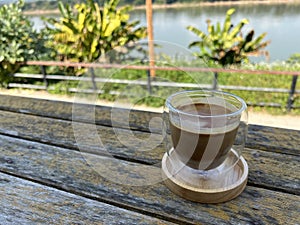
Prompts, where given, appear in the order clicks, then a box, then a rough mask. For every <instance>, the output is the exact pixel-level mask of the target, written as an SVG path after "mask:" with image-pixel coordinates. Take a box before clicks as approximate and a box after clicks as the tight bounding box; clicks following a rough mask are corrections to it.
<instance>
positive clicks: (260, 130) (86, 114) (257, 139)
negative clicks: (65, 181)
mask: <svg viewBox="0 0 300 225" xmlns="http://www.w3.org/2000/svg"><path fill="white" fill-rule="evenodd" d="M0 109H2V110H7V111H14V112H21V113H26V114H33V115H40V116H44V117H52V118H58V119H64V120H70V121H71V120H74V121H84V122H89V123H96V124H98V125H105V126H112V122H111V121H112V117H111V112H112V108H110V107H105V106H94V105H88V104H76V105H75V106H74V105H73V103H72V102H63V101H53V100H44V99H35V98H24V97H17V96H7V95H0ZM113 110H114V111H113V112H114V114H113V115H114V117H113V118H114V120H113V121H114V123H113V125H114V127H121V128H128V127H130V128H131V129H133V130H140V131H146V132H149V124H150V121H151V131H152V132H155V133H161V123H160V119H159V118H161V114H160V113H153V112H142V111H138V110H132V111H130V112H129V110H126V109H113ZM127 118H128V119H127ZM153 118H155V119H153ZM275 134H276V135H275ZM299 140H300V131H297V130H287V129H281V128H273V127H265V126H259V125H250V126H249V133H248V139H247V143H246V146H247V147H250V148H258V149H262V150H268V151H274V152H279V153H284V154H293V155H299V152H300V147H299V146H300V141H299Z"/></svg>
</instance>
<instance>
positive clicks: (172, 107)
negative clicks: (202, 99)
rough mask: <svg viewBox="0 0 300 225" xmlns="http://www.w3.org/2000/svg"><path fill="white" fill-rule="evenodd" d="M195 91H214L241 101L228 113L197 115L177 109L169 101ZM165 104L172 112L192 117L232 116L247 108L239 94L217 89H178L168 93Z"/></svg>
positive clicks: (203, 92) (207, 92) (200, 92)
mask: <svg viewBox="0 0 300 225" xmlns="http://www.w3.org/2000/svg"><path fill="white" fill-rule="evenodd" d="M197 92H198V93H199V94H205V93H206V94H209V93H216V94H220V95H225V96H230V97H233V98H234V99H236V100H237V101H238V102H239V103H241V107H239V109H238V110H237V111H234V112H230V113H224V114H222V115H199V114H193V113H187V112H184V111H182V110H179V109H177V108H175V107H174V106H173V104H172V103H171V101H172V99H174V98H175V97H177V96H179V95H182V94H186V93H197ZM165 106H166V107H167V108H169V110H172V111H173V112H178V113H180V114H182V115H185V116H192V117H199V118H218V117H234V116H237V115H241V114H242V112H243V111H245V110H246V109H247V104H246V102H245V101H244V100H243V99H242V98H241V97H239V96H237V95H235V94H232V93H229V92H225V91H217V90H184V91H179V92H176V93H174V94H172V95H170V96H169V97H168V98H167V99H166V103H165Z"/></svg>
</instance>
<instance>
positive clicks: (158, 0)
mask: <svg viewBox="0 0 300 225" xmlns="http://www.w3.org/2000/svg"><path fill="white" fill-rule="evenodd" d="M220 1H245V0H152V2H153V4H174V3H193V2H194V3H199V2H220ZM58 2H59V1H58V0H57V1H34V2H28V3H26V4H25V7H24V9H25V10H36V9H39V10H41V9H47V10H51V9H57V7H58ZM61 2H62V3H63V4H69V5H71V6H73V5H75V4H77V3H85V2H86V1H85V0H61ZM94 2H95V3H98V4H99V5H100V6H103V5H104V2H105V0H94ZM144 4H145V0H121V1H120V5H144Z"/></svg>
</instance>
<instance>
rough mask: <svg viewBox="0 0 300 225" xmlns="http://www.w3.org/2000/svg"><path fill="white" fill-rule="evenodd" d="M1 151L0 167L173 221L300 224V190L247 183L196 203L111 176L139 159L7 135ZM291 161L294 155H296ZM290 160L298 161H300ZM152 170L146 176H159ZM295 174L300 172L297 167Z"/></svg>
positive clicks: (135, 177) (158, 187)
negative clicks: (221, 197) (216, 200)
mask: <svg viewBox="0 0 300 225" xmlns="http://www.w3.org/2000/svg"><path fill="white" fill-rule="evenodd" d="M0 152H1V154H0V157H1V158H0V162H1V163H0V170H1V171H4V172H6V173H13V174H16V175H18V176H21V177H26V178H27V179H30V180H36V181H38V182H40V183H43V184H47V185H50V186H53V187H57V188H59V189H63V190H65V191H68V192H72V193H77V194H80V195H83V196H86V197H90V198H93V199H96V200H99V201H105V202H111V203H113V204H118V205H122V206H123V207H125V208H130V209H134V210H139V211H140V212H147V213H150V214H153V215H157V216H158V217H160V218H165V219H167V220H170V221H177V222H180V223H184V224H188V223H197V222H198V223H204V224H297V222H298V221H299V215H300V214H299V211H300V208H299V202H300V196H299V195H293V194H286V193H282V192H277V191H272V190H267V189H264V188H257V187H251V186H247V188H246V190H245V191H244V192H243V193H242V194H241V195H240V196H239V197H238V198H236V199H234V200H232V201H230V202H227V203H224V204H216V205H207V204H198V203H193V202H190V201H186V200H184V199H182V198H180V197H178V196H176V195H174V194H172V193H171V192H170V191H169V190H168V189H167V188H166V187H165V186H164V185H163V184H162V183H155V184H152V185H149V186H130V185H129V186H128V185H122V184H119V183H114V182H112V181H111V180H112V179H115V180H116V181H119V182H121V181H122V180H118V179H122V178H124V173H126V171H125V172H124V167H122V165H123V166H124V165H125V166H129V165H131V166H137V167H138V168H139V166H140V165H139V164H136V163H130V162H124V161H122V163H120V164H116V163H115V162H114V161H113V160H112V159H110V158H107V157H101V156H96V155H92V154H87V153H80V152H77V151H72V150H67V149H62V148H59V147H53V146H49V145H44V144H39V143H35V142H30V141H24V140H18V139H15V138H11V137H5V136H0ZM259 153H261V152H259ZM256 154H257V152H253V155H255V157H256V158H257V162H255V164H259V163H262V161H264V160H266V158H264V157H263V154H262V155H259V157H257V155H256ZM266 157H268V156H266ZM290 160H293V157H291V159H290ZM297 160H299V159H297ZM87 162H89V163H90V164H87ZM265 162H266V161H265ZM295 163H298V164H295ZM292 164H295V165H299V161H297V162H295V161H294V162H292ZM283 165H284V168H285V169H286V168H289V166H290V165H289V164H288V160H285V161H283V162H281V164H280V162H277V164H276V165H275V166H278V167H282V166H283ZM97 166H99V167H97ZM270 167H272V165H269V170H268V171H266V172H268V173H271V172H272V170H271V169H270ZM130 168H132V167H130ZM253 168H255V167H253ZM253 168H250V170H253ZM260 168H263V163H262V165H260ZM294 168H295V167H294ZM99 169H101V170H99ZM97 170H98V171H97ZM148 171H149V173H148V174H147V179H151V176H154V178H155V176H157V175H158V174H157V173H151V170H148ZM298 171H299V170H298ZM127 172H128V174H125V177H126V179H131V178H132V179H133V180H136V181H138V180H140V179H143V177H142V176H140V174H137V173H136V172H137V170H133V171H130V169H128V170H127ZM122 173H123V174H122ZM105 174H106V176H104V175H105ZM265 175H267V174H265ZM295 175H296V176H297V177H299V174H298V172H296V174H295ZM250 176H255V174H254V175H250ZM292 177H293V175H292ZM152 178H153V177H152ZM252 179H254V177H253V178H252ZM262 179H263V177H262ZM268 179H269V178H267V180H268ZM144 181H145V180H144ZM298 181H299V180H298ZM295 182H297V179H295ZM298 183H299V182H298ZM297 188H298V189H299V186H295V189H297Z"/></svg>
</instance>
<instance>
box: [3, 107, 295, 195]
mask: <svg viewBox="0 0 300 225" xmlns="http://www.w3.org/2000/svg"><path fill="white" fill-rule="evenodd" d="M2 118H3V119H2ZM0 119H1V126H0V133H2V134H7V135H12V136H16V137H20V138H26V139H29V140H34V141H38V142H42V143H46V144H51V145H56V146H61V147H66V148H71V149H77V150H80V151H82V152H91V153H96V154H100V155H113V156H115V157H118V158H121V159H125V160H128V161H135V162H143V163H145V164H157V163H160V161H161V159H162V156H163V154H164V152H165V149H164V147H163V145H162V144H160V141H161V135H159V134H154V135H152V137H151V138H150V137H149V134H148V133H145V132H138V131H136V132H134V134H131V133H130V132H128V131H127V130H124V129H120V128H115V129H112V128H110V127H105V126H97V127H94V126H93V125H91V124H83V123H74V124H75V125H74V124H73V127H72V123H71V122H70V121H64V120H53V119H51V118H44V117H37V116H32V115H20V114H18V113H12V112H3V111H0ZM74 126H76V127H75V130H76V136H77V139H75V137H74V133H73V132H74V131H75V130H73V128H74ZM116 133H117V134H118V135H116ZM98 138H100V139H101V141H99V139H98ZM135 138H139V140H141V141H132V140H135ZM290 138H291V139H293V138H294V137H290ZM120 139H122V140H121V141H120ZM126 140H127V141H128V142H126ZM293 142H294V143H297V140H294V141H293ZM146 147H149V149H148V150H147V149H146ZM296 150H297V149H296ZM253 152H254V153H253ZM243 154H244V156H245V158H246V159H247V161H248V164H249V167H250V179H249V180H250V181H251V182H253V184H256V185H261V186H263V187H269V188H271V189H272V188H275V189H277V188H282V189H284V190H285V191H286V192H289V193H294V191H295V188H294V187H295V185H296V186H298V187H299V183H300V182H299V177H300V175H299V173H298V171H299V169H297V165H299V156H298V157H297V156H291V155H288V154H276V153H272V152H266V153H262V152H260V151H258V152H257V151H256V150H252V149H245V151H244V153H243ZM261 157H262V158H261ZM258 162H259V163H258ZM275 165H276V166H275ZM287 165H289V167H287ZM273 167H274V168H273ZM281 168H287V169H285V170H283V171H281ZM262 174H263V175H262ZM297 176H298V177H297ZM297 182H298V184H297ZM299 190H300V189H299V188H298V191H299Z"/></svg>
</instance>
